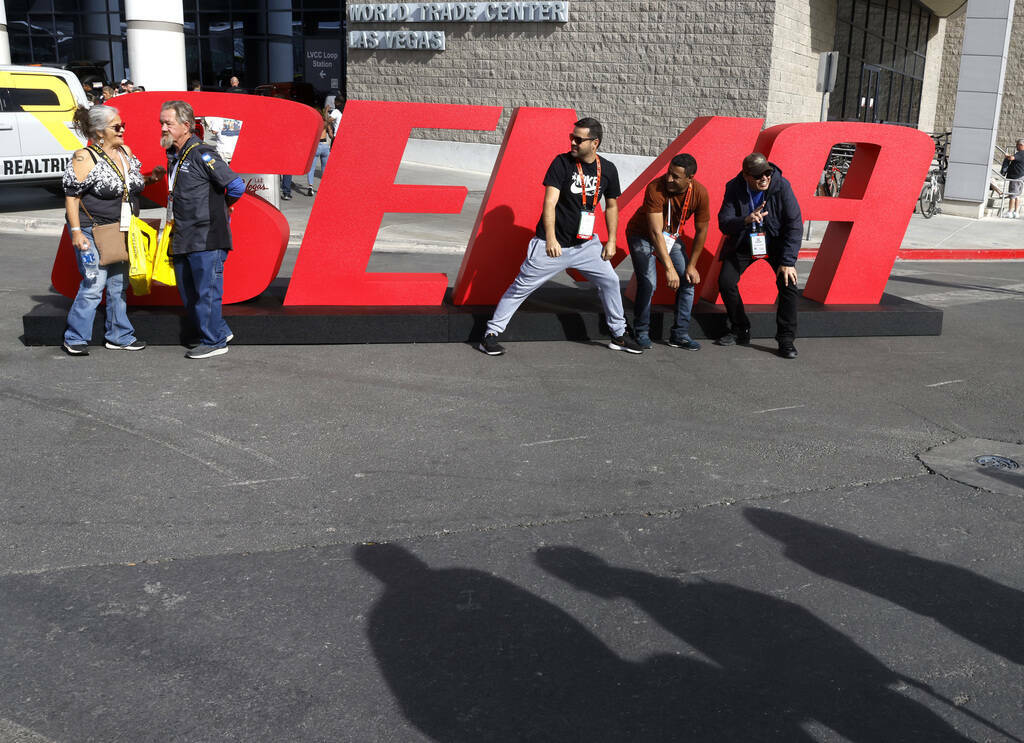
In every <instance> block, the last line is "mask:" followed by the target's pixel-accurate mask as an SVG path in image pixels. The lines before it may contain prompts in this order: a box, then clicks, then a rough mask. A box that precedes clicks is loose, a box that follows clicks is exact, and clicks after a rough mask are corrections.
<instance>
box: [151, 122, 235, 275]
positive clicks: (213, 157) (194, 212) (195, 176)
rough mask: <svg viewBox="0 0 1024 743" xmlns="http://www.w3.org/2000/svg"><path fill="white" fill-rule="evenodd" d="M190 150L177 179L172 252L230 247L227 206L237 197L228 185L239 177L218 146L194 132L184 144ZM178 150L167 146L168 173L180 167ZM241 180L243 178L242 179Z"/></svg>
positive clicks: (193, 251)
mask: <svg viewBox="0 0 1024 743" xmlns="http://www.w3.org/2000/svg"><path fill="white" fill-rule="evenodd" d="M193 144H194V145H196V146H195V147H192V145H193ZM185 151H188V157H187V158H186V159H185V161H184V162H182V163H181V165H180V168H179V170H178V172H177V173H176V180H175V183H174V230H173V231H172V232H171V251H170V252H171V254H172V255H183V254H184V253H196V252H199V251H203V250H231V229H230V227H229V226H228V222H229V220H228V206H229V205H230V204H232V203H234V202H235V201H236V200H237V198H238V197H237V196H235V197H234V198H232V197H231V196H230V194H228V185H229V184H230V183H232V182H233V181H234V180H235V179H236V178H238V176H237V175H235V173H233V172H232V171H231V169H230V168H229V167H228V166H227V165H226V164H225V163H224V161H223V160H221V158H220V155H218V154H217V150H216V149H215V148H214V147H213V146H211V145H207V144H203V141H202V140H201V139H199V138H198V137H196V136H195V135H194V134H193V135H192V136H191V137H190V138H189V140H188V141H187V142H186V143H185V144H184V145H183V146H182V148H181V150H180V152H181V153H184V152H185ZM178 155H179V150H178V149H177V148H175V147H171V149H169V150H167V173H168V177H170V174H171V173H174V172H175V168H176V167H178V165H177V164H178ZM239 180H241V179H239Z"/></svg>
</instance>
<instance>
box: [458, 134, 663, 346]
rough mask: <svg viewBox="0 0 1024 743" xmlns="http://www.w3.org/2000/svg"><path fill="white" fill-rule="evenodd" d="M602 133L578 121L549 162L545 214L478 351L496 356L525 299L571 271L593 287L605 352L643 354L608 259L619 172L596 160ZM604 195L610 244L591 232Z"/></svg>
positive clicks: (612, 249)
mask: <svg viewBox="0 0 1024 743" xmlns="http://www.w3.org/2000/svg"><path fill="white" fill-rule="evenodd" d="M602 136H603V131H602V129H601V124H600V123H599V122H598V121H597V119H591V118H585V119H580V120H579V121H577V122H576V124H575V127H574V128H573V131H572V134H570V135H569V141H570V148H569V152H567V153H562V154H561V155H558V156H557V157H556V158H555V159H554V160H552V161H551V165H550V166H549V167H548V172H547V174H546V175H545V176H544V210H543V213H542V215H541V218H540V221H539V222H538V223H537V233H536V237H534V238H533V239H532V240H531V241H530V245H529V247H528V248H527V251H526V260H525V261H523V265H522V266H521V267H520V268H519V275H518V276H516V280H515V281H513V282H512V285H511V286H510V287H509V288H508V289H507V290H506V291H505V294H504V295H503V296H502V298H501V301H500V302H498V306H497V307H495V309H494V316H493V317H492V318H491V320H490V322H488V323H487V330H486V331H485V334H484V339H483V341H482V342H481V343H480V344H478V346H477V348H479V349H480V350H481V351H483V352H484V353H486V354H487V355H488V356H500V355H501V354H503V353H505V349H504V348H503V347H502V346H501V344H499V343H498V335H499V334H500V333H502V332H503V331H504V330H505V328H506V327H507V326H508V323H509V320H511V319H512V315H514V314H515V311H516V310H517V309H519V305H521V304H522V303H523V302H524V301H525V300H526V298H527V297H529V296H530V294H532V293H533V292H534V291H536V290H537V289H539V288H540V286H541V285H542V284H544V283H545V282H547V281H548V280H549V279H551V278H553V277H554V276H556V275H557V274H559V273H560V272H562V271H564V270H566V269H568V268H575V269H576V270H578V271H579V272H580V273H582V274H583V275H584V276H586V278H587V280H588V281H590V282H591V283H593V284H594V285H595V286H596V287H597V292H598V295H599V296H600V298H601V304H602V305H603V306H604V312H605V317H606V319H607V322H608V328H609V330H611V333H612V339H611V341H610V342H609V343H608V348H611V349H612V350H614V351H626V352H627V353H643V349H642V348H640V347H639V346H638V345H637V344H636V342H635V341H633V340H632V339H631V338H629V337H628V335H627V334H626V317H625V315H624V314H623V311H622V294H621V289H620V287H619V277H618V274H616V273H615V269H614V268H612V265H611V263H609V261H610V260H611V259H612V257H613V256H614V255H615V232H616V230H617V229H618V224H619V205H618V198H619V196H620V195H621V193H622V190H621V189H620V188H619V173H618V171H617V170H616V169H615V166H614V165H613V164H612V163H610V162H609V161H608V160H604V159H602V158H600V157H599V156H598V154H597V148H598V147H599V146H600V145H601V137H602ZM602 196H604V200H605V206H604V218H605V224H606V225H607V227H608V242H607V243H606V244H605V245H604V247H602V246H601V241H600V240H598V239H597V235H596V234H595V233H594V216H595V210H596V209H597V202H598V201H600V199H601V197H602Z"/></svg>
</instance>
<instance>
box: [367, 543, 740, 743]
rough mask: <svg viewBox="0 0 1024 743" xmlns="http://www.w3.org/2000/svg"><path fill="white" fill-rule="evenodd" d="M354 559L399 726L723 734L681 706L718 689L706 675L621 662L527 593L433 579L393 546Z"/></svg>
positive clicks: (449, 574)
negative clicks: (370, 596) (369, 582)
mask: <svg viewBox="0 0 1024 743" xmlns="http://www.w3.org/2000/svg"><path fill="white" fill-rule="evenodd" d="M355 559H356V562H357V563H358V564H359V565H361V566H362V567H364V568H365V569H366V570H367V571H369V572H370V573H372V574H373V575H374V576H376V577H377V578H378V579H379V580H381V581H382V582H383V583H384V585H385V589H384V592H383V594H382V595H381V596H380V598H379V600H378V601H377V602H376V603H375V604H374V606H373V608H372V610H371V611H370V613H369V615H368V620H369V630H368V634H369V639H370V645H371V648H372V649H373V652H374V654H375V656H376V658H377V662H378V665H379V667H380V670H381V672H382V674H383V676H384V678H385V679H386V681H387V683H388V685H389V687H390V688H391V690H392V692H393V693H394V696H395V698H396V700H397V701H398V703H399V705H400V707H401V709H402V712H403V714H404V715H405V717H406V719H408V720H409V721H410V722H411V723H412V724H414V725H415V726H416V727H417V728H419V729H420V730H421V731H422V732H424V733H425V734H427V735H428V736H430V737H431V738H432V739H434V740H438V741H503V742H504V741H587V742H588V743H590V742H591V741H598V742H603V741H608V742H609V743H611V742H612V741H625V740H644V741H661V740H664V741H669V740H680V739H681V738H680V737H679V732H680V730H683V729H685V730H691V731H692V730H697V729H698V728H699V727H700V725H701V724H702V723H703V724H704V725H705V726H706V725H707V722H708V721H709V720H718V721H719V723H720V724H719V725H713V726H711V727H710V728H709V729H706V730H704V731H703V733H704V734H703V735H701V736H700V737H699V738H698V739H700V740H715V739H719V738H717V737H716V735H715V734H714V731H715V730H716V729H718V728H719V727H721V726H722V725H725V724H726V723H727V720H726V719H725V718H724V717H722V715H721V711H720V710H719V709H717V708H711V709H708V710H702V709H699V708H697V707H695V706H692V705H691V703H690V701H689V697H691V696H696V695H697V694H699V693H701V690H702V689H719V690H720V689H723V687H724V682H725V680H724V678H723V677H722V675H721V673H720V672H719V671H718V669H715V668H714V667H713V666H710V665H708V664H706V663H702V662H696V661H692V660H688V659H675V658H659V659H655V660H652V661H650V662H646V663H639V664H637V663H631V662H628V661H625V660H623V659H622V658H620V657H619V656H618V655H616V654H615V653H614V652H612V651H611V650H610V649H609V648H608V647H607V646H606V645H605V644H604V643H602V642H601V641H600V640H599V639H598V638H597V637H595V636H594V635H593V634H592V633H591V632H590V631H589V630H588V629H587V628H585V627H584V626H583V625H581V624H580V623H579V622H578V621H577V620H576V619H574V618H573V617H572V616H570V615H569V614H568V613H566V612H565V611H563V610H562V609H560V608H559V607H557V606H555V605H554V604H551V603H549V602H548V601H545V600H544V599H541V598H540V597H538V596H535V595H534V594H532V593H530V592H529V591H526V590H523V589H522V588H519V587H517V586H515V585H513V584H512V583H510V582H508V581H506V580H503V579H501V578H498V577H495V576H493V575H490V574H488V573H485V572H482V571H479V570H473V569H469V568H447V569H436V570H435V569H432V568H431V567H429V566H428V565H427V564H426V563H424V562H423V561H421V560H420V559H419V558H418V557H416V556H415V555H413V554H412V553H411V552H409V551H408V550H406V549H404V548H402V547H400V546H397V545H363V546H360V547H357V548H356V550H355ZM716 703H717V702H716ZM681 725H682V726H683V727H682V728H681V727H680V726H681ZM736 739H737V740H738V739H739V738H736ZM745 739H746V740H753V739H754V738H753V737H746V738H745Z"/></svg>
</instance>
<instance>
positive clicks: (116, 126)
mask: <svg viewBox="0 0 1024 743" xmlns="http://www.w3.org/2000/svg"><path fill="white" fill-rule="evenodd" d="M126 126H128V125H127V124H124V123H121V124H111V126H110V128H111V129H113V130H114V131H115V132H117V133H118V134H120V133H121V132H123V131H124V130H125V127H126Z"/></svg>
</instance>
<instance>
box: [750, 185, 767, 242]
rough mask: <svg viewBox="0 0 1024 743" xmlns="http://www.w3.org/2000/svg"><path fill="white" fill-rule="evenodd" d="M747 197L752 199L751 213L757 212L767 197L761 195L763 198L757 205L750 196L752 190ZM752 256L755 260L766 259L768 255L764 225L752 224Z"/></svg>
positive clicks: (759, 223)
mask: <svg viewBox="0 0 1024 743" xmlns="http://www.w3.org/2000/svg"><path fill="white" fill-rule="evenodd" d="M747 197H748V198H749V199H750V211H751V212H754V211H757V207H758V206H760V205H761V204H763V203H764V200H765V196H764V194H761V198H760V199H759V200H758V202H757V204H755V203H754V199H753V197H752V196H750V190H749V188H748V190H747ZM750 230H751V232H750V255H752V256H753V257H754V258H764V257H765V256H766V255H768V240H767V239H766V237H765V231H764V223H761V222H758V223H754V222H751V224H750Z"/></svg>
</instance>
